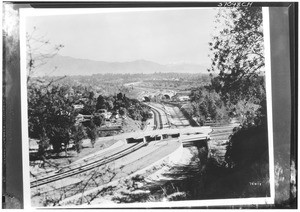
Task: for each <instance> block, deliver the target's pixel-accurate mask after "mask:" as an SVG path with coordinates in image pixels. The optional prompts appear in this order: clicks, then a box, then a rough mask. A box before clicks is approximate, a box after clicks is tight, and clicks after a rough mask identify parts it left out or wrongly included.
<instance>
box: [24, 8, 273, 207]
mask: <svg viewBox="0 0 300 212" xmlns="http://www.w3.org/2000/svg"><path fill="white" fill-rule="evenodd" d="M268 20H269V19H268V8H262V7H252V3H251V2H250V3H245V2H244V3H243V5H241V6H239V7H181V8H179V7H178V8H177V7H157V8H153V7H149V8H147V7H142V8H135V7H132V8H130V7H128V8H88V9H83V8H81V9H79V8H76V9H62V8H59V9H55V8H51V9H39V8H24V9H21V10H20V45H21V71H22V73H21V74H22V76H21V79H22V85H21V95H22V136H23V138H22V139H23V157H24V161H23V164H24V167H23V173H24V176H23V178H24V188H25V190H24V196H25V200H24V201H25V202H24V205H27V206H28V205H29V206H30V207H33V208H53V207H57V208H70V207H71V208H74V207H75V208H76V207H80V208H88V207H98V208H102V207H104V208H105V207H125V208H126V207H140V208H144V207H148V208H149V207H150V208H152V207H153V208H157V207H158V208H164V207H182V206H220V205H259V204H273V203H274V188H275V185H274V159H273V134H272V133H273V130H272V114H271V113H270V112H271V111H272V108H271V106H272V104H271V87H270V86H271V81H270V80H271V79H270V76H271V70H270V62H269V60H270V58H269V57H270V53H269V48H270V47H269V45H270V44H269V31H268V27H269V25H268V24H269V22H268ZM26 200H29V201H26Z"/></svg>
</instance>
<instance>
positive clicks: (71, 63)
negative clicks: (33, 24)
mask: <svg viewBox="0 0 300 212" xmlns="http://www.w3.org/2000/svg"><path fill="white" fill-rule="evenodd" d="M155 72H174V73H208V72H207V68H206V66H205V65H199V64H191V63H177V64H167V65H163V64H159V63H156V62H152V61H148V60H135V61H130V62H104V61H95V60H89V59H78V58H73V57H69V56H61V55H56V56H55V57H53V58H51V59H49V61H47V63H46V64H45V65H43V66H41V67H39V68H38V70H36V72H35V73H36V75H37V76H44V75H48V76H63V75H92V74H105V73H116V74H117V73H118V74H119V73H130V74H137V73H143V74H152V73H155Z"/></svg>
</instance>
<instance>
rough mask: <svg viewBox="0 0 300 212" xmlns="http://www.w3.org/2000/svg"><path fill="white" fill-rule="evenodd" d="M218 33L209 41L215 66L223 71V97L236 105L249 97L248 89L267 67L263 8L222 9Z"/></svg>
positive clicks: (221, 75)
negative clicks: (265, 66)
mask: <svg viewBox="0 0 300 212" xmlns="http://www.w3.org/2000/svg"><path fill="white" fill-rule="evenodd" d="M217 23H218V24H219V25H218V27H216V28H217V30H219V31H218V34H217V35H215V36H214V37H213V41H212V42H211V43H209V45H210V50H211V52H212V55H211V58H212V65H211V68H210V69H209V71H215V72H219V77H218V82H217V81H215V85H216V82H217V83H218V86H219V88H221V89H220V91H221V92H222V95H223V98H224V99H226V100H228V101H230V102H232V103H233V104H236V103H237V102H238V101H239V100H240V99H246V100H247V98H249V97H250V96H251V95H249V94H248V89H249V87H251V86H252V85H251V82H252V81H253V79H257V78H258V77H259V75H261V73H262V68H263V67H264V65H265V63H264V53H263V50H264V45H263V27H262V9H261V8H259V7H239V8H222V9H220V12H219V14H218V17H217Z"/></svg>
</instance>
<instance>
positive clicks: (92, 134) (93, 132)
mask: <svg viewBox="0 0 300 212" xmlns="http://www.w3.org/2000/svg"><path fill="white" fill-rule="evenodd" d="M87 136H88V137H89V139H91V144H92V147H93V148H94V145H95V142H96V139H97V127H96V125H95V124H94V122H93V119H91V121H90V124H89V126H88V127H87Z"/></svg>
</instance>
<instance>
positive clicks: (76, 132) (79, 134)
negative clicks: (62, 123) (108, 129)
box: [72, 124, 86, 153]
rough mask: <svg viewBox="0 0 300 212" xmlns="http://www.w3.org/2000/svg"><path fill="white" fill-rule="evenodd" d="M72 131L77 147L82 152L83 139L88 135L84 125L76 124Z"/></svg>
mask: <svg viewBox="0 0 300 212" xmlns="http://www.w3.org/2000/svg"><path fill="white" fill-rule="evenodd" d="M72 131H73V132H72V134H73V140H74V145H75V149H76V151H77V152H78V153H80V152H81V149H82V139H84V138H85V137H86V133H85V130H84V127H83V126H82V124H79V125H74V126H73V127H72Z"/></svg>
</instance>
